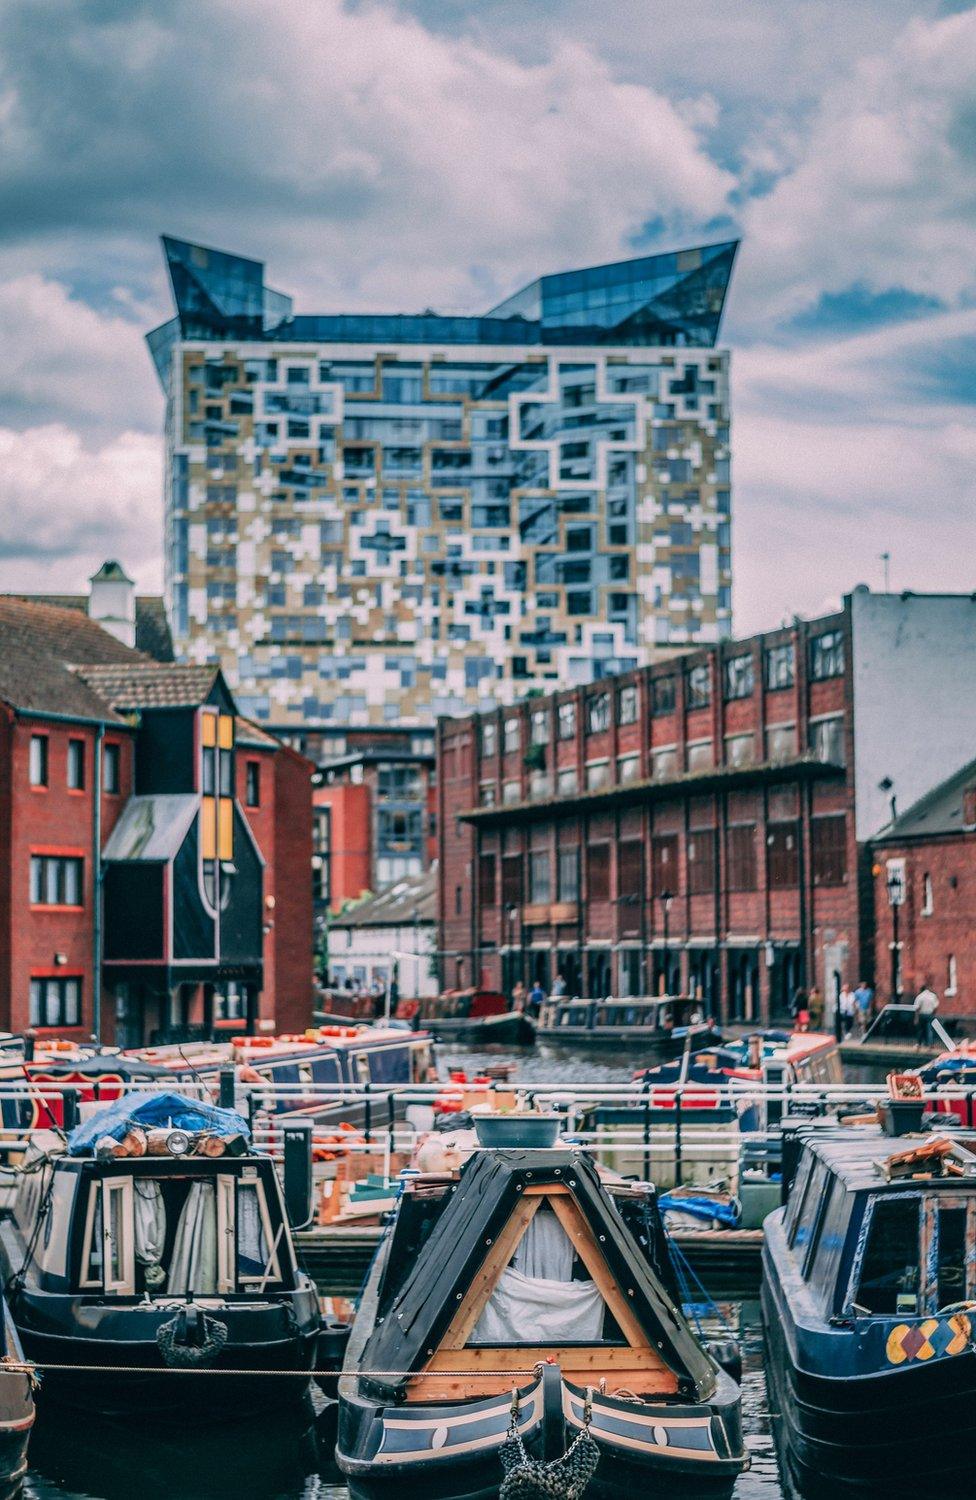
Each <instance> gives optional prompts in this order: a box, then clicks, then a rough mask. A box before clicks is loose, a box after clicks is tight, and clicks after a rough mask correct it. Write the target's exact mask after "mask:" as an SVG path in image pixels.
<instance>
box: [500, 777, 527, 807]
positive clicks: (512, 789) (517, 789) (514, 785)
mask: <svg viewBox="0 0 976 1500" xmlns="http://www.w3.org/2000/svg"><path fill="white" fill-rule="evenodd" d="M521 796H522V788H521V786H520V785H519V783H518V782H517V781H503V782H502V801H503V802H505V803H511V802H518V801H519V799H520V797H521Z"/></svg>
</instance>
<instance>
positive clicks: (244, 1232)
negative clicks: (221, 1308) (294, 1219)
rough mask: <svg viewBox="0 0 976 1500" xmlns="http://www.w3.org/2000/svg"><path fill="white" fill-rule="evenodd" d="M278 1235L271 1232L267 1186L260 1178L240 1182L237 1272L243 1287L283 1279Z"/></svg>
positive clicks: (279, 1236) (279, 1232)
mask: <svg viewBox="0 0 976 1500" xmlns="http://www.w3.org/2000/svg"><path fill="white" fill-rule="evenodd" d="M280 1240H281V1228H280V1226H279V1230H278V1233H277V1235H272V1233H271V1217H270V1215H269V1213H268V1204H267V1200H266V1198H265V1195H264V1186H263V1184H262V1183H260V1182H259V1181H258V1180H257V1179H254V1180H253V1181H246V1180H242V1181H240V1182H238V1184H237V1275H238V1279H239V1281H240V1283H241V1286H242V1288H243V1287H245V1286H252V1285H255V1286H261V1285H262V1284H264V1283H265V1282H266V1281H279V1280H280V1279H281V1271H280V1268H279V1263H278V1245H279V1243H280Z"/></svg>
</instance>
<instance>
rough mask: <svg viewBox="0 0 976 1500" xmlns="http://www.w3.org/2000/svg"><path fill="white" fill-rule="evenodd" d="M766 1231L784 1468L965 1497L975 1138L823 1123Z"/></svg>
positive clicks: (769, 1339)
mask: <svg viewBox="0 0 976 1500" xmlns="http://www.w3.org/2000/svg"><path fill="white" fill-rule="evenodd" d="M801 1139H802V1150H801V1154H800V1158H799V1163H798V1166H797V1170H796V1175H795V1177H794V1180H793V1184H792V1187H791V1189H790V1192H789V1197H788V1201H787V1203H786V1205H785V1207H783V1208H781V1209H778V1210H777V1211H776V1212H774V1213H773V1214H771V1215H770V1217H769V1218H767V1220H766V1223H765V1226H764V1247H763V1287H762V1309H763V1323H764V1327H765V1334H766V1359H767V1378H768V1381H769V1394H770V1409H771V1411H772V1412H773V1413H774V1416H775V1417H776V1418H777V1423H778V1436H779V1439H780V1444H779V1446H780V1455H781V1459H782V1461H783V1463H784V1465H785V1467H786V1468H787V1470H788V1475H789V1478H790V1480H791V1481H792V1482H793V1483H795V1484H796V1485H797V1487H798V1488H800V1489H801V1490H802V1492H803V1494H804V1495H820V1494H826V1493H828V1492H829V1493H830V1494H831V1495H832V1496H838V1495H880V1494H882V1493H883V1494H884V1495H886V1496H909V1495H910V1496H913V1497H915V1500H918V1497H921V1496H929V1495H932V1496H935V1495H938V1496H939V1497H940V1500H949V1497H953V1496H961V1495H963V1494H966V1495H969V1494H971V1492H972V1482H973V1481H972V1452H973V1440H974V1438H976V1353H974V1347H973V1333H974V1328H976V1254H974V1247H976V1137H974V1136H971V1135H970V1136H967V1135H966V1134H965V1133H961V1132H960V1133H957V1132H953V1138H952V1139H951V1140H950V1139H949V1138H948V1137H946V1136H943V1137H941V1138H939V1137H935V1136H933V1135H932V1134H931V1133H929V1134H925V1135H915V1136H903V1137H901V1138H899V1139H893V1138H892V1137H890V1136H886V1135H884V1134H882V1132H881V1131H880V1129H878V1128H877V1127H876V1126H870V1125H868V1126H855V1127H847V1128H845V1127H824V1126H821V1127H819V1128H818V1127H817V1126H816V1125H813V1124H811V1126H810V1127H809V1128H808V1129H807V1131H806V1132H805V1133H804V1134H803V1135H802V1137H801Z"/></svg>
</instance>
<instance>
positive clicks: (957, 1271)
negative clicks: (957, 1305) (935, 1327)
mask: <svg viewBox="0 0 976 1500" xmlns="http://www.w3.org/2000/svg"><path fill="white" fill-rule="evenodd" d="M936 1253H937V1261H936V1264H937V1273H936V1274H937V1286H936V1302H935V1305H936V1309H940V1308H944V1307H949V1306H950V1305H951V1304H952V1303H953V1302H963V1301H965V1299H966V1209H965V1207H964V1206H962V1207H959V1208H940V1209H939V1210H938V1213H937V1216H936Z"/></svg>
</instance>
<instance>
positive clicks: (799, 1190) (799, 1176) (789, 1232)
mask: <svg viewBox="0 0 976 1500" xmlns="http://www.w3.org/2000/svg"><path fill="white" fill-rule="evenodd" d="M812 1170H813V1157H812V1156H811V1155H810V1153H809V1152H808V1151H807V1152H805V1153H804V1155H803V1159H802V1161H801V1162H800V1165H799V1166H798V1167H797V1169H796V1177H795V1178H794V1180H793V1186H792V1188H791V1189H790V1198H789V1203H788V1205H787V1209H786V1239H787V1243H788V1244H790V1245H792V1244H793V1241H794V1240H795V1239H796V1226H797V1221H798V1220H799V1217H800V1207H801V1205H802V1203H803V1198H804V1195H805V1193H806V1190H807V1185H808V1183H809V1181H810V1173H811V1171H812Z"/></svg>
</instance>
